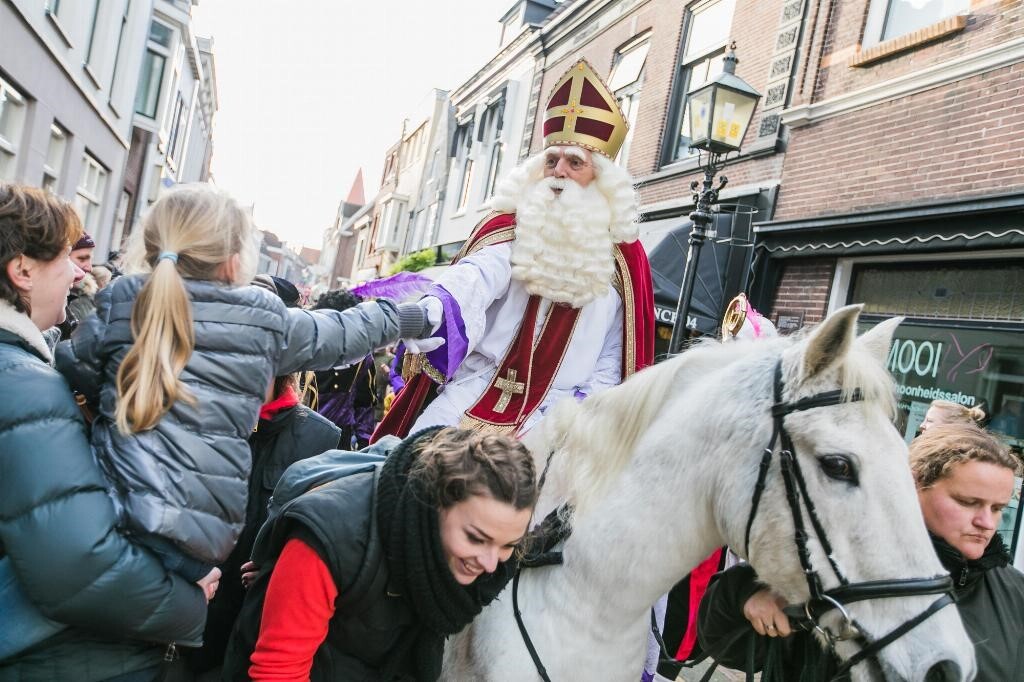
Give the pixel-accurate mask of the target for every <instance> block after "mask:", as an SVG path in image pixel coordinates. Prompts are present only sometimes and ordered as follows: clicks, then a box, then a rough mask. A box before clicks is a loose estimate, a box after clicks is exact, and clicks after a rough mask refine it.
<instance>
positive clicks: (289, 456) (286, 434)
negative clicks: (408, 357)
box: [183, 405, 341, 672]
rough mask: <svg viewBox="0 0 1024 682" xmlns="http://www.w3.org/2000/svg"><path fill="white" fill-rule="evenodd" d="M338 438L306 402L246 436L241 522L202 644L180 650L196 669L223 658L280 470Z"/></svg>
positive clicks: (326, 447) (334, 443) (334, 428)
mask: <svg viewBox="0 0 1024 682" xmlns="http://www.w3.org/2000/svg"><path fill="white" fill-rule="evenodd" d="M340 437H341V431H340V429H338V427H337V426H335V425H334V424H332V423H331V422H330V421H329V420H328V419H326V418H324V417H321V416H320V415H319V414H317V413H316V412H314V411H313V410H311V409H309V408H308V407H305V406H304V405H296V406H295V407H291V408H288V409H286V410H283V411H281V412H278V413H277V414H275V415H273V416H272V417H271V418H270V419H260V421H259V424H257V426H256V430H255V431H254V432H253V434H252V436H250V437H249V446H250V447H251V448H252V476H250V477H249V504H248V508H247V509H246V513H245V526H244V527H243V528H242V534H241V535H240V536H239V538H238V544H237V545H235V549H234V550H232V552H231V556H229V557H228V558H227V561H225V562H224V564H223V565H222V566H221V567H220V568H221V571H222V572H223V575H224V579H223V580H221V583H220V587H219V588H218V589H217V596H215V597H214V598H213V601H211V602H210V612H209V615H208V616H207V619H206V631H205V632H204V634H203V648H202V649H199V650H197V651H188V652H184V653H183V655H184V656H185V657H186V658H187V659H188V660H189V663H190V665H191V666H192V668H193V669H194V670H195V671H196V672H203V671H205V670H210V669H212V668H214V667H216V666H218V665H220V663H221V661H222V660H223V659H224V651H225V649H226V648H227V643H228V638H229V637H230V635H231V629H232V627H233V626H234V624H235V619H236V618H238V612H239V611H240V610H241V608H242V601H243V600H244V599H245V590H244V589H243V587H242V582H241V580H239V576H240V575H241V567H242V564H244V563H245V562H247V561H248V560H249V557H250V556H251V554H252V546H253V543H254V542H255V541H256V532H257V531H258V530H259V529H260V526H262V525H263V523H264V521H266V520H267V505H268V503H269V502H270V496H271V493H273V492H274V486H276V485H277V482H278V480H279V479H280V478H281V474H283V473H284V471H285V469H287V468H288V467H289V466H291V465H292V464H293V463H294V462H297V461H299V460H302V459H306V458H307V457H313V456H315V455H319V454H320V453H322V452H324V451H326V450H333V449H335V448H337V447H338V440H339V438H340Z"/></svg>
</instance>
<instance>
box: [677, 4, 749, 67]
mask: <svg viewBox="0 0 1024 682" xmlns="http://www.w3.org/2000/svg"><path fill="white" fill-rule="evenodd" d="M735 8H736V0H721V1H720V2H716V3H715V4H713V5H710V6H708V7H705V8H704V9H702V10H700V11H699V12H694V13H693V15H692V17H691V19H690V26H689V29H688V30H687V32H686V52H685V55H684V56H683V62H689V61H690V60H692V59H695V58H697V57H700V56H701V55H703V54H704V53H705V52H708V51H710V50H714V49H717V48H719V47H721V46H722V45H723V44H725V42H726V41H727V40H728V39H729V31H730V30H731V29H732V15H733V10H734V9H735Z"/></svg>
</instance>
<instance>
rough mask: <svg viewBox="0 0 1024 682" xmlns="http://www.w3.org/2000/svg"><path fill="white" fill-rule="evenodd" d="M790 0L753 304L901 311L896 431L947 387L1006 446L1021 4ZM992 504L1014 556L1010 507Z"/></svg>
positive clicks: (1015, 341)
mask: <svg viewBox="0 0 1024 682" xmlns="http://www.w3.org/2000/svg"><path fill="white" fill-rule="evenodd" d="M790 1H791V4H793V5H794V6H795V5H797V4H799V3H798V2H797V0H790ZM915 5H920V7H916V6H915ZM802 15H803V16H802V19H801V25H802V26H803V38H802V40H801V41H800V42H799V45H798V47H797V51H796V56H797V59H796V62H797V64H798V65H797V68H796V71H795V72H794V73H793V78H792V80H791V81H789V84H788V87H789V88H790V89H791V93H790V96H791V101H790V104H789V105H788V106H787V107H786V108H785V110H784V111H783V112H782V114H781V119H780V120H781V122H782V124H783V129H784V130H788V133H787V135H786V136H787V151H786V154H785V161H784V164H783V167H782V177H781V185H780V189H779V194H778V201H777V204H776V208H775V212H774V215H773V216H772V218H771V220H768V221H763V222H760V223H758V224H756V225H755V232H756V248H755V253H756V256H755V267H754V271H755V273H756V279H755V286H754V289H753V292H752V293H753V295H754V300H755V304H757V305H759V306H761V307H762V309H767V310H768V311H769V313H770V314H771V315H773V316H774V317H775V318H776V319H778V320H780V321H781V322H782V323H783V324H784V325H785V326H789V327H798V326H800V325H802V324H807V323H811V322H816V321H818V320H820V319H822V317H823V316H825V315H826V314H827V313H828V312H830V311H832V310H835V309H837V308H839V307H841V306H843V305H846V304H848V303H863V304H864V306H865V308H864V312H865V315H864V318H863V319H864V321H865V322H864V324H865V326H869V325H870V324H873V323H874V322H876V321H878V320H879V319H882V318H884V317H889V316H893V315H903V316H905V317H906V318H907V319H906V321H905V322H904V324H903V325H901V326H900V328H899V330H898V332H897V339H896V341H895V343H894V345H893V348H892V351H891V354H890V357H889V368H890V370H891V371H892V373H893V374H894V376H895V377H896V379H897V383H898V385H899V391H900V398H901V400H900V407H901V421H900V423H899V425H900V427H901V428H902V429H903V432H904V434H905V436H906V438H907V439H908V440H909V439H910V438H912V437H913V435H914V433H915V431H916V429H917V427H918V425H919V424H920V422H921V420H922V419H923V416H924V412H925V411H926V410H927V407H928V404H929V403H930V401H931V400H932V399H935V398H942V399H947V400H953V401H956V402H959V403H961V404H964V405H968V406H972V405H980V406H982V407H983V408H984V409H985V410H986V412H988V413H989V414H990V415H992V421H991V422H990V428H992V429H993V430H996V431H1000V432H1002V433H1004V434H1006V436H1007V437H1008V438H1009V439H1010V441H1011V443H1013V444H1015V445H1016V446H1017V447H1018V448H1019V447H1020V446H1021V444H1022V443H1024V440H1022V436H1024V417H1022V412H1024V409H1022V408H1024V334H1022V331H1024V323H1022V321H1024V296H1022V295H1021V293H1020V292H1021V290H1022V286H1024V163H1022V161H1024V158H1022V156H1024V155H1022V152H1021V148H1020V141H1021V140H1022V139H1024V3H1022V2H1020V1H995V0H954V1H951V2H944V3H936V2H932V3H909V2H901V1H899V0H851V1H850V2H843V3H831V2H813V1H811V2H808V3H807V5H806V7H804V8H803V12H802ZM1014 506H1015V505H1014ZM1004 521H1005V522H1004V528H1003V530H1004V532H1005V533H1006V534H1007V539H1008V540H1012V541H1013V544H1014V545H1015V549H1016V550H1017V553H1018V554H1017V556H1018V565H1021V564H1020V560H1021V558H1022V552H1021V547H1020V545H1019V543H1016V535H1017V530H1016V529H1017V528H1018V527H1019V525H1020V517H1019V512H1016V511H1014V512H1013V513H1012V514H1008V515H1007V516H1006V517H1005V518H1004Z"/></svg>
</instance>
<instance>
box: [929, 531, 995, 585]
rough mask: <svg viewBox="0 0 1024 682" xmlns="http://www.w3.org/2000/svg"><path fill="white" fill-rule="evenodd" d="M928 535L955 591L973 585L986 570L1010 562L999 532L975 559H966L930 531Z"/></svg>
mask: <svg viewBox="0 0 1024 682" xmlns="http://www.w3.org/2000/svg"><path fill="white" fill-rule="evenodd" d="M929 535H930V536H931V539H932V544H933V545H934V546H935V553H936V554H938V555H939V561H940V562H942V565H943V566H944V567H945V568H946V570H947V571H949V575H950V576H952V578H953V590H954V591H955V592H957V593H959V592H961V591H962V590H965V589H968V588H970V587H971V586H972V585H974V583H976V582H977V581H979V580H980V579H981V577H982V575H984V573H985V572H986V571H988V570H991V569H993V568H999V567H1000V566H1006V565H1007V564H1008V563H1010V553H1009V551H1008V550H1007V549H1006V544H1005V543H1003V538H1002V537H1000V536H999V533H996V534H995V535H993V536H992V539H991V540H990V541H989V543H988V546H987V547H986V548H985V553H984V554H982V555H981V557H979V558H977V559H967V558H966V557H964V555H963V554H961V553H960V550H958V549H956V548H955V547H953V546H952V545H950V544H949V543H948V542H946V541H945V540H943V539H942V538H940V537H939V536H937V535H932V534H931V533H929Z"/></svg>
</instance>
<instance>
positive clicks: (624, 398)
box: [528, 330, 896, 516]
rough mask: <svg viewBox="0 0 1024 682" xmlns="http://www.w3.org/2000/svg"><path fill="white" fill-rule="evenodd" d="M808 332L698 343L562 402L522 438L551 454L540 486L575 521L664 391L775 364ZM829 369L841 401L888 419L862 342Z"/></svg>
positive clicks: (878, 374) (790, 374) (884, 391)
mask: <svg viewBox="0 0 1024 682" xmlns="http://www.w3.org/2000/svg"><path fill="white" fill-rule="evenodd" d="M808 333H809V331H808V330H805V331H803V332H801V333H798V334H794V335H792V336H789V337H785V338H779V339H772V340H755V341H740V342H734V343H728V344H721V343H718V342H717V341H715V340H709V341H705V342H700V343H698V344H696V346H695V347H693V348H691V349H690V350H687V351H686V352H685V353H682V354H680V355H678V356H675V357H673V358H671V359H669V360H666V361H665V362H662V363H660V364H658V365H655V366H653V367H648V368H647V369H645V370H643V371H641V372H638V373H637V374H635V375H633V376H632V377H630V378H629V379H628V380H627V381H624V382H623V383H622V384H620V385H618V386H614V387H612V388H609V389H607V390H605V391H603V392H601V393H599V394H597V395H594V396H591V397H589V398H587V399H586V400H584V401H582V402H577V401H576V400H574V399H567V400H564V401H562V402H560V403H558V404H557V405H556V406H555V407H554V408H553V409H552V410H551V412H550V413H549V414H548V415H547V416H546V417H545V418H544V420H543V421H542V422H541V425H540V428H539V429H538V431H539V433H536V434H531V435H530V436H529V437H528V445H529V446H530V447H531V449H533V450H534V451H535V452H537V453H539V454H541V456H542V457H544V458H546V457H547V454H548V453H549V452H554V451H557V454H556V455H555V457H554V459H553V460H552V464H551V471H550V474H549V476H548V483H547V485H548V486H550V487H551V488H552V489H554V492H555V495H556V497H557V498H559V499H563V500H568V501H571V502H572V503H573V507H574V509H575V514H576V515H577V516H579V515H580V514H582V513H584V512H585V511H586V509H587V508H589V507H590V506H591V505H592V504H593V503H594V502H595V501H597V500H598V499H600V497H601V495H602V494H603V493H604V491H605V488H606V486H607V485H608V484H609V483H610V482H611V481H612V480H613V479H614V478H615V477H616V476H618V475H619V473H621V471H622V470H623V469H624V468H625V466H626V465H627V464H628V463H629V461H630V459H631V458H632V457H633V455H634V453H635V452H636V449H637V445H638V442H639V440H640V438H641V436H642V435H643V434H644V433H646V432H647V431H648V430H649V429H650V427H651V425H652V423H653V421H654V419H655V417H657V415H658V414H659V412H660V410H661V408H662V407H663V406H664V404H665V401H666V400H667V399H668V397H669V396H670V390H671V388H672V386H674V385H682V386H693V385H694V383H695V382H696V381H698V380H699V379H700V378H701V377H703V376H704V375H705V374H707V373H708V372H711V371H714V370H718V369H722V368H724V367H726V366H727V365H731V364H732V363H733V362H735V361H737V360H739V359H741V358H746V357H749V356H750V355H753V354H755V353H758V354H766V355H768V354H771V355H775V356H776V357H778V356H779V355H780V354H781V353H784V352H785V351H786V350H788V349H793V350H796V348H797V347H799V346H801V345H803V342H804V341H805V340H806V338H807V336H808ZM798 357H799V356H798ZM784 366H785V364H784ZM801 369H802V368H798V367H794V368H792V369H790V370H789V371H787V372H786V375H787V379H786V381H787V385H789V386H795V387H797V391H798V392H799V385H800V383H801V382H802V381H803V380H804V377H802V376H800V374H801ZM836 370H837V373H838V376H837V377H836V378H837V379H838V380H839V382H840V386H841V387H842V390H843V394H844V397H845V398H847V399H848V398H849V397H851V396H852V394H853V392H854V390H855V389H858V388H859V389H860V391H861V393H862V395H863V397H864V401H865V403H873V404H876V405H880V406H881V407H882V409H883V410H885V412H886V414H888V415H890V416H894V415H895V413H896V412H895V411H896V399H895V391H894V384H893V380H892V377H891V375H890V374H889V372H888V371H887V370H886V368H885V366H884V365H883V363H880V362H879V359H878V357H877V355H876V354H874V353H873V352H871V351H870V350H869V349H868V348H866V347H865V346H864V345H863V344H862V343H860V342H854V344H853V345H852V347H851V348H850V349H849V352H848V353H847V355H846V357H845V359H844V361H843V362H842V364H840V365H839V366H838V367H837V368H836Z"/></svg>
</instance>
